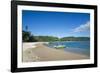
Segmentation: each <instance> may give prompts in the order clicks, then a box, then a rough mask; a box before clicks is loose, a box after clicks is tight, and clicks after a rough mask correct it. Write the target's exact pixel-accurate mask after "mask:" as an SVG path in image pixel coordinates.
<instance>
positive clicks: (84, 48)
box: [48, 41, 90, 56]
mask: <svg viewBox="0 0 100 73" xmlns="http://www.w3.org/2000/svg"><path fill="white" fill-rule="evenodd" d="M58 45H63V46H65V48H64V51H70V52H74V53H79V54H84V55H87V56H90V41H66V42H65V41H64V42H50V43H49V44H48V46H49V47H52V48H54V46H58Z"/></svg>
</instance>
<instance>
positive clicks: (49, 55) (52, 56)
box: [23, 43, 89, 62]
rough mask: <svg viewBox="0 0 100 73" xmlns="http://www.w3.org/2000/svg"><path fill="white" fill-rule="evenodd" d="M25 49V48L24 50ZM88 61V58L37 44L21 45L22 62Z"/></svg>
mask: <svg viewBox="0 0 100 73" xmlns="http://www.w3.org/2000/svg"><path fill="white" fill-rule="evenodd" d="M25 47H27V48H25ZM81 59H89V57H87V56H85V55H82V54H77V53H72V52H66V51H64V50H60V49H55V48H50V47H47V46H45V45H43V43H37V44H31V43H30V44H29V45H27V43H24V44H23V62H36V61H56V60H81Z"/></svg>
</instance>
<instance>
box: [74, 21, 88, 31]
mask: <svg viewBox="0 0 100 73" xmlns="http://www.w3.org/2000/svg"><path fill="white" fill-rule="evenodd" d="M89 30H90V22H89V21H88V22H87V23H86V24H82V25H80V26H79V27H76V28H75V29H74V32H84V31H89Z"/></svg>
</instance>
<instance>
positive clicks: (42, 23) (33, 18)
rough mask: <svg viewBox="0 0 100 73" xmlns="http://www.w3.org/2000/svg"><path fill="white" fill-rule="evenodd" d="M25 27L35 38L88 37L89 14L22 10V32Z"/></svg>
mask: <svg viewBox="0 0 100 73" xmlns="http://www.w3.org/2000/svg"><path fill="white" fill-rule="evenodd" d="M26 26H28V31H30V32H31V33H32V34H33V35H35V36H55V37H59V38H62V37H69V36H74V37H89V36H90V14H89V13H75V12H50V11H33V10H23V11H22V28H23V30H26V29H25V27H26Z"/></svg>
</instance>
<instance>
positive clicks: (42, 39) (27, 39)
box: [22, 31, 90, 42]
mask: <svg viewBox="0 0 100 73" xmlns="http://www.w3.org/2000/svg"><path fill="white" fill-rule="evenodd" d="M22 35H23V36H22V38H23V42H53V41H88V40H90V38H89V37H63V38H58V37H53V36H34V35H32V34H31V32H29V31H22Z"/></svg>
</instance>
